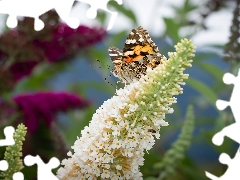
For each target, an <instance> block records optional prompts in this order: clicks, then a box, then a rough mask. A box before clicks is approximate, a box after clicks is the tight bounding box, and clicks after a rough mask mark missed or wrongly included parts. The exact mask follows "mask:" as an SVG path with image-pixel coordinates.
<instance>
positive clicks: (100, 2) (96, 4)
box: [77, 0, 122, 30]
mask: <svg viewBox="0 0 240 180" xmlns="http://www.w3.org/2000/svg"><path fill="white" fill-rule="evenodd" d="M77 1H79V2H83V3H87V4H89V5H90V6H91V7H90V8H89V9H88V10H87V12H86V16H87V17H88V18H89V19H94V18H96V17H97V10H98V9H102V10H104V11H106V12H108V13H110V14H111V17H110V20H109V23H108V27H107V30H110V29H112V27H113V23H114V22H115V20H116V18H117V14H118V13H117V12H113V11H110V10H109V9H108V7H107V4H108V2H109V1H110V0H77ZM116 1H117V3H118V4H119V5H121V4H122V0H116Z"/></svg>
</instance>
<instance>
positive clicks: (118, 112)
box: [57, 39, 195, 180]
mask: <svg viewBox="0 0 240 180" xmlns="http://www.w3.org/2000/svg"><path fill="white" fill-rule="evenodd" d="M194 48H195V47H194V46H193V44H192V42H191V40H187V39H183V40H181V42H180V43H178V44H177V45H176V46H175V49H176V52H175V53H169V54H168V55H169V59H166V58H163V60H162V64H160V65H158V66H157V67H156V68H154V69H148V70H147V73H146V75H144V76H142V77H141V78H140V79H139V81H134V82H132V83H130V84H129V85H126V86H125V87H124V88H123V89H119V90H117V91H116V95H115V96H113V97H112V98H111V99H109V100H107V101H105V102H104V103H103V105H102V106H101V107H100V108H99V109H97V111H96V113H95V114H94V115H93V117H92V120H91V122H90V124H89V126H88V127H85V129H84V130H83V131H82V132H81V134H82V137H81V138H78V139H77V140H76V141H75V143H74V145H73V146H72V149H73V150H74V153H73V154H71V153H68V155H69V156H70V157H69V158H68V159H64V160H63V161H62V165H63V167H61V168H60V169H59V170H58V172H57V176H58V178H59V179H61V180H70V179H71V180H79V179H113V180H114V179H132V180H135V179H138V180H140V179H142V173H141V172H140V171H139V166H142V165H143V164H144V158H143V156H144V151H145V150H146V151H148V150H150V149H151V148H152V146H153V145H154V143H155V139H154V136H155V137H156V138H158V139H159V138H160V134H159V130H160V127H161V126H167V125H168V123H167V122H166V121H164V118H165V114H169V113H173V109H172V108H170V106H171V105H172V104H173V103H176V102H177V99H176V98H175V97H173V96H174V95H178V94H182V93H183V88H181V87H180V85H184V84H185V83H184V82H183V80H184V79H187V78H188V74H183V71H184V70H185V69H186V68H187V67H191V63H192V60H189V59H191V58H192V57H194V54H193V53H194V52H195V50H194Z"/></svg>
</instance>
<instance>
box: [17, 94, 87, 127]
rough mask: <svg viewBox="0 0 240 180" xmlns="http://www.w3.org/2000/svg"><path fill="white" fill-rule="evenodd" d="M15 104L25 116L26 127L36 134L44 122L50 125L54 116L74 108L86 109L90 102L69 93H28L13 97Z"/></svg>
mask: <svg viewBox="0 0 240 180" xmlns="http://www.w3.org/2000/svg"><path fill="white" fill-rule="evenodd" d="M13 100H14V102H15V103H16V104H17V105H18V107H19V109H20V110H21V111H23V114H24V116H25V125H26V126H27V128H28V130H29V131H31V132H34V131H35V130H36V129H37V127H38V124H39V121H41V120H43V121H45V122H46V123H47V125H50V124H51V122H52V121H53V120H54V115H55V114H56V113H57V112H60V111H67V110H68V109H73V108H85V107H87V106H88V105H89V104H90V102H89V101H87V100H85V99H83V98H81V97H79V96H77V95H75V94H72V93H68V92H39V93H26V94H20V95H16V96H14V97H13Z"/></svg>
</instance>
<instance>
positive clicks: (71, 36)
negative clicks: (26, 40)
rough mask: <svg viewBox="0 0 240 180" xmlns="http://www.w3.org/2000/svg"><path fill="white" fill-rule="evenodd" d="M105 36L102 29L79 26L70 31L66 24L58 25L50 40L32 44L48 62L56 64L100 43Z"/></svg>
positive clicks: (37, 41)
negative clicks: (42, 53) (42, 52)
mask: <svg viewBox="0 0 240 180" xmlns="http://www.w3.org/2000/svg"><path fill="white" fill-rule="evenodd" d="M105 35H106V31H105V30H104V29H102V28H89V27H87V26H83V25H81V26H79V27H78V28H77V29H72V28H70V27H69V26H67V25H66V24H59V26H58V27H57V28H55V29H54V30H53V32H52V35H51V36H52V37H51V40H49V41H41V40H36V41H34V42H33V43H34V45H35V46H36V47H37V48H40V49H41V50H43V51H44V53H45V56H46V59H47V60H48V61H49V62H56V61H60V60H63V59H64V58H67V57H68V56H70V55H72V54H76V53H77V52H78V51H79V50H81V49H82V48H85V47H88V46H91V45H93V44H95V43H98V42H100V41H101V40H102V39H103V38H104V37H105Z"/></svg>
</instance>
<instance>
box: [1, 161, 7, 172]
mask: <svg viewBox="0 0 240 180" xmlns="http://www.w3.org/2000/svg"><path fill="white" fill-rule="evenodd" d="M7 169H8V162H7V161H6V160H1V161H0V170H1V171H6V170H7Z"/></svg>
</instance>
